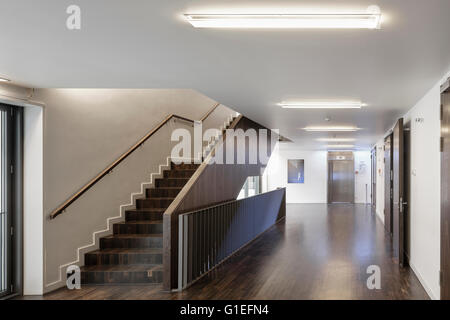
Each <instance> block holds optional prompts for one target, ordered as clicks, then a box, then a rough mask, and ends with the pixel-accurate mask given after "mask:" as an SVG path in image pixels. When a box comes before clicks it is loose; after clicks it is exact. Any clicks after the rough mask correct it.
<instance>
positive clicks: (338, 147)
mask: <svg viewBox="0 0 450 320" xmlns="http://www.w3.org/2000/svg"><path fill="white" fill-rule="evenodd" d="M353 147H355V146H354V145H353V144H336V145H328V146H327V148H328V149H342V148H347V149H349V148H353Z"/></svg>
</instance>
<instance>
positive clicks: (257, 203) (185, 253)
mask: <svg viewBox="0 0 450 320" xmlns="http://www.w3.org/2000/svg"><path fill="white" fill-rule="evenodd" d="M285 216H286V189H284V188H283V189H277V190H275V191H271V192H267V193H263V194H259V195H257V196H254V197H250V198H245V199H241V200H235V201H230V202H226V203H222V204H218V205H215V206H212V207H208V208H204V209H200V210H196V211H192V212H188V213H185V214H182V215H180V216H179V238H178V239H179V240H178V245H179V249H178V289H179V290H182V289H185V288H186V287H187V286H189V285H190V284H192V283H193V282H195V281H196V280H197V279H199V278H200V277H201V276H203V275H204V274H206V273H207V272H208V271H210V270H211V269H213V268H214V267H216V266H217V265H219V264H220V263H222V262H223V261H224V260H225V259H227V258H228V257H230V256H231V255H233V254H234V253H235V252H236V251H238V250H239V249H241V248H242V247H244V246H245V245H246V244H248V243H249V242H251V241H252V240H254V239H255V238H257V237H258V236H259V235H260V234H261V233H263V232H264V231H266V230H267V229H269V228H270V227H271V226H273V225H274V224H275V223H276V222H277V221H279V220H281V219H283V218H284V217H285Z"/></svg>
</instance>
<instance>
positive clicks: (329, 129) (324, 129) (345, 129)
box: [303, 127, 360, 132]
mask: <svg viewBox="0 0 450 320" xmlns="http://www.w3.org/2000/svg"><path fill="white" fill-rule="evenodd" d="M303 130H305V131H310V132H354V131H358V130H360V128H355V127H306V128H303Z"/></svg>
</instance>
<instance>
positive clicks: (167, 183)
mask: <svg viewBox="0 0 450 320" xmlns="http://www.w3.org/2000/svg"><path fill="white" fill-rule="evenodd" d="M188 181H189V178H158V179H155V186H156V188H166V187H183V186H184V185H185V184H186V183H187V182H188Z"/></svg>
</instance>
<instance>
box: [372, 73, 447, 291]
mask: <svg viewBox="0 0 450 320" xmlns="http://www.w3.org/2000/svg"><path fill="white" fill-rule="evenodd" d="M449 76H450V72H449V73H448V74H447V75H446V76H445V77H443V78H442V79H441V80H440V81H439V82H437V83H436V84H435V85H434V87H433V88H432V89H430V91H428V92H427V93H426V94H425V95H424V96H423V97H422V98H421V99H420V100H419V101H418V102H417V103H416V105H415V106H414V107H413V108H412V109H411V110H410V111H409V112H408V113H407V114H406V115H404V117H403V118H404V123H405V124H406V125H407V126H408V125H409V127H410V157H411V171H410V172H407V173H406V174H409V176H410V190H409V191H410V199H409V217H408V224H409V228H408V229H409V238H408V242H409V258H410V261H409V263H410V266H411V268H412V269H413V271H414V273H415V274H416V275H417V277H418V278H419V280H420V282H421V283H422V285H423V287H424V288H425V290H426V291H427V293H428V294H429V296H430V297H431V298H432V299H439V298H440V287H439V270H440V203H441V199H440V192H441V191H440V174H441V172H440V168H441V165H440V157H441V155H440V150H439V143H440V142H439V141H440V126H441V124H440V86H441V84H442V83H443V82H444V81H445V80H446V79H447V78H448V77H449ZM416 119H423V122H416ZM383 181H384V177H383V180H381V182H380V183H383ZM379 203H380V205H381V203H384V194H380V193H377V206H378V204H379ZM383 206H384V204H383ZM380 208H381V207H380Z"/></svg>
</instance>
